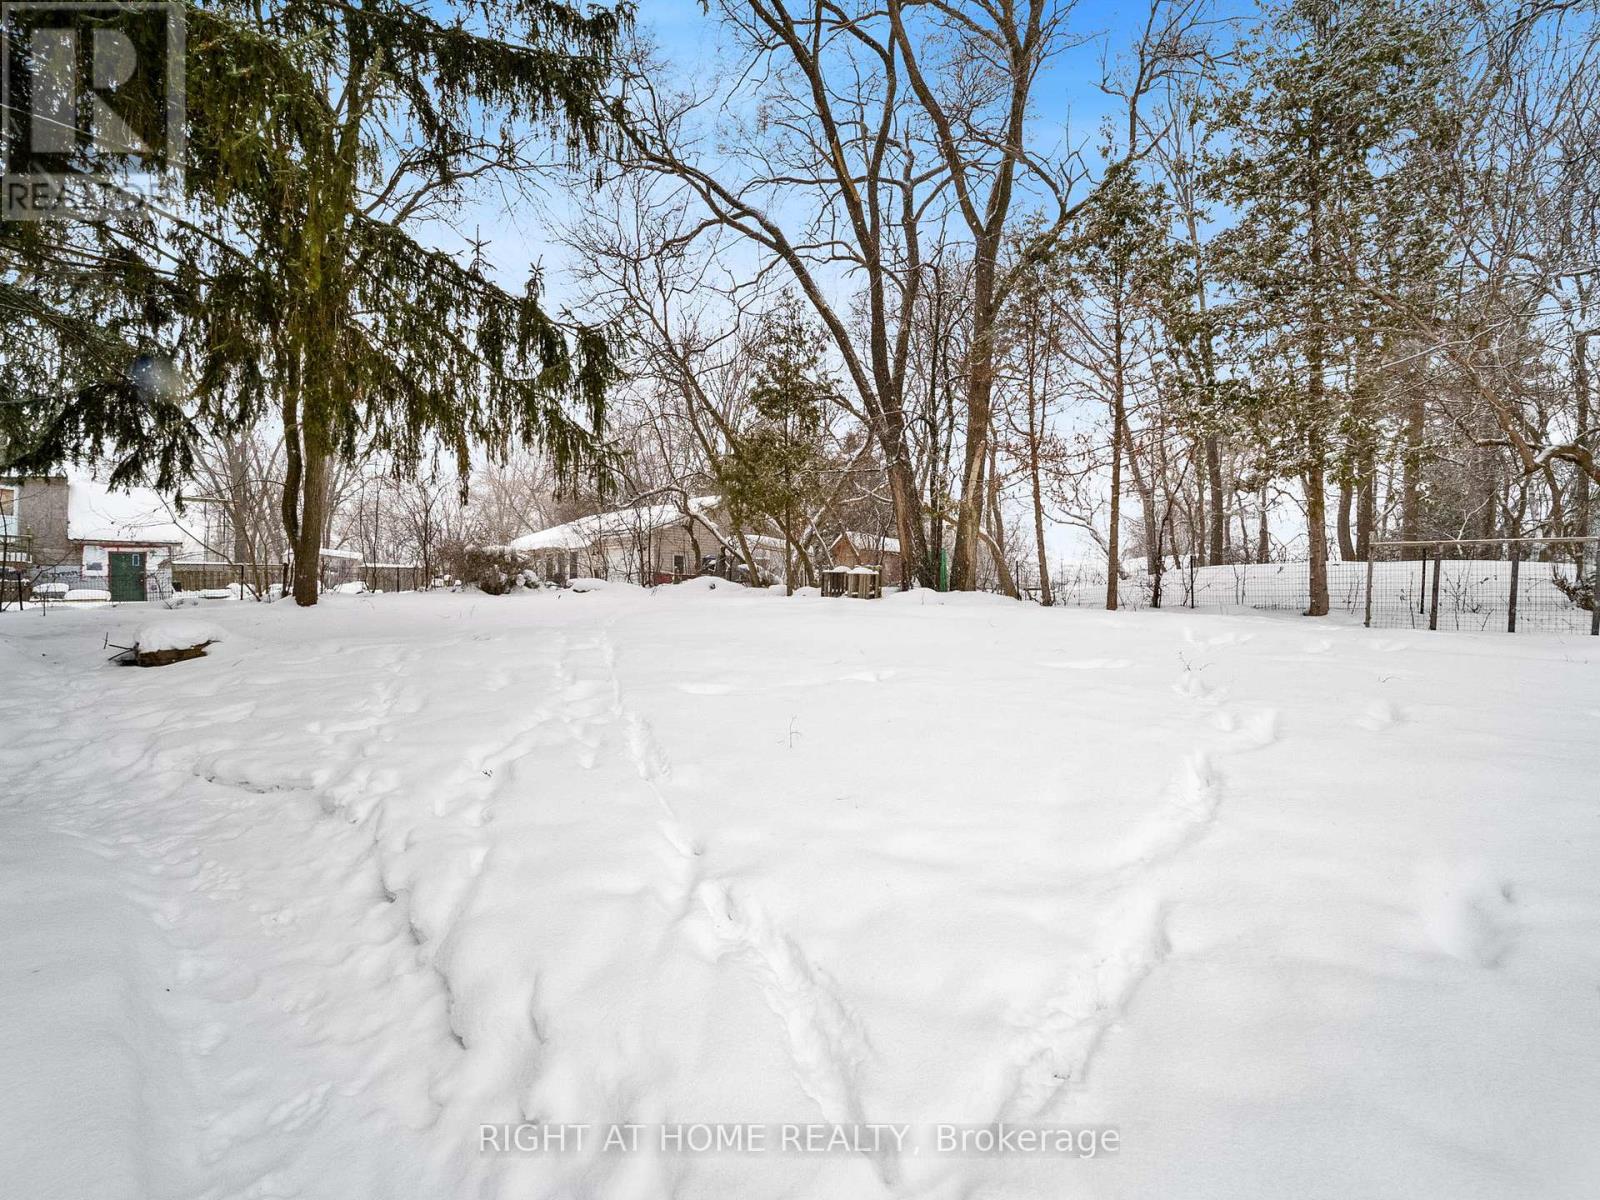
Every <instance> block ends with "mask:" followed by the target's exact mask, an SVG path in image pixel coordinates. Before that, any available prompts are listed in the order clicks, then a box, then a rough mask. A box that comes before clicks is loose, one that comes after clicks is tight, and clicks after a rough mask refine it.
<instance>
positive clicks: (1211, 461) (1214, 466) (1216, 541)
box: [1205, 434, 1228, 567]
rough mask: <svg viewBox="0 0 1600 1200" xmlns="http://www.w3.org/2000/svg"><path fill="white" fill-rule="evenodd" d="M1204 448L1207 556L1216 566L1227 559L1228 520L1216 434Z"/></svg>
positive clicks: (1220, 455) (1209, 438)
mask: <svg viewBox="0 0 1600 1200" xmlns="http://www.w3.org/2000/svg"><path fill="white" fill-rule="evenodd" d="M1205 449H1206V479H1207V480H1208V481H1209V482H1210V485H1211V491H1210V500H1211V521H1210V529H1211V553H1210V554H1209V555H1207V558H1208V560H1209V562H1210V564H1211V565H1212V566H1214V567H1217V566H1221V565H1222V564H1223V563H1225V562H1227V561H1228V520H1227V517H1226V516H1224V515H1223V507H1222V500H1223V497H1222V449H1221V447H1220V446H1219V445H1218V444H1217V435H1216V434H1211V435H1210V436H1209V437H1207V438H1206V445H1205Z"/></svg>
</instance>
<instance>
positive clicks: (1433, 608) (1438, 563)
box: [1428, 546, 1444, 629]
mask: <svg viewBox="0 0 1600 1200" xmlns="http://www.w3.org/2000/svg"><path fill="white" fill-rule="evenodd" d="M1443 566H1444V547H1443V546H1435V547H1434V548H1433V598H1432V599H1431V600H1430V601H1429V602H1428V628H1429V629H1437V628H1439V570H1440V568H1441V567H1443Z"/></svg>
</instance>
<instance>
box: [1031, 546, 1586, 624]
mask: <svg viewBox="0 0 1600 1200" xmlns="http://www.w3.org/2000/svg"><path fill="white" fill-rule="evenodd" d="M1597 564H1600V539H1524V540H1520V541H1514V542H1513V541H1506V540H1499V541H1484V542H1479V541H1455V542H1426V543H1423V542H1417V543H1409V544H1408V543H1394V542H1388V543H1385V542H1380V543H1377V544H1376V545H1375V546H1374V549H1373V561H1372V563H1371V564H1370V569H1369V564H1368V563H1366V562H1330V563H1329V564H1328V603H1329V609H1330V611H1331V612H1333V613H1335V614H1343V615H1345V616H1347V617H1352V618H1355V619H1356V620H1360V621H1363V622H1364V623H1365V624H1368V625H1371V626H1373V627H1374V628H1385V629H1440V630H1460V631H1477V632H1494V631H1500V632H1507V631H1510V632H1522V633H1578V634H1583V633H1600V619H1597V613H1596V605H1595V600H1594V596H1595V594H1596V584H1595V569H1596V565H1597ZM1310 572H1311V568H1310V564H1309V563H1307V562H1303V561H1302V562H1270V563H1229V564H1225V565H1222V566H1214V567H1201V566H1195V565H1183V566H1173V567H1168V568H1167V569H1166V570H1165V571H1163V572H1162V573H1161V575H1160V576H1159V578H1157V577H1156V576H1154V575H1149V574H1145V573H1143V572H1131V573H1130V574H1129V575H1127V576H1125V577H1124V578H1122V579H1121V580H1120V581H1119V583H1118V589H1117V592H1118V607H1119V608H1135V609H1137V608H1152V607H1157V608H1191V609H1206V610H1211V611H1222V612H1247V611H1252V610H1253V611H1278V612H1304V611H1305V610H1306V609H1307V608H1308V607H1309V604H1310V597H1311V580H1310ZM1436 577H1437V587H1436V586H1435V581H1436ZM1369 578H1370V587H1371V594H1372V599H1371V605H1370V607H1369V605H1368V600H1367V593H1368V587H1369ZM1052 584H1053V586H1054V589H1055V596H1054V599H1055V602H1056V603H1057V604H1059V605H1064V606H1073V607H1080V608H1099V607H1101V606H1103V605H1104V604H1105V594H1106V575H1105V568H1104V566H1103V565H1101V564H1092V563H1084V564H1077V565H1076V566H1074V567H1073V568H1072V569H1071V570H1069V571H1066V572H1063V573H1062V574H1061V575H1060V576H1058V577H1057V578H1056V579H1054V580H1053V581H1052Z"/></svg>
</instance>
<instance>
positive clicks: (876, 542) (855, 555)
mask: <svg viewBox="0 0 1600 1200" xmlns="http://www.w3.org/2000/svg"><path fill="white" fill-rule="evenodd" d="M828 552H829V554H831V555H832V556H833V561H834V564H835V565H836V566H840V567H877V568H878V575H879V577H880V578H881V579H882V580H883V581H884V582H885V583H899V582H900V539H899V538H894V537H888V536H886V535H884V534H877V533H862V532H860V531H859V530H853V529H846V530H845V531H844V532H842V533H841V534H839V536H838V537H836V538H834V539H833V543H832V544H831V545H830V546H829V547H828Z"/></svg>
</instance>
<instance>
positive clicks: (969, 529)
mask: <svg viewBox="0 0 1600 1200" xmlns="http://www.w3.org/2000/svg"><path fill="white" fill-rule="evenodd" d="M991 271H992V268H991ZM980 304H981V299H980V300H978V301H975V308H976V307H977V306H978V305H980ZM992 324H993V323H992V321H991V320H990V319H989V318H988V316H987V314H985V315H983V316H982V317H980V316H979V315H978V314H977V313H976V312H975V313H974V316H973V349H972V355H971V361H970V362H969V363H968V368H967V370H968V380H967V439H966V447H965V453H964V456H963V461H962V469H961V498H960V500H959V501H958V502H957V504H956V544H955V551H954V559H955V562H954V564H953V568H952V570H951V575H950V587H951V588H952V589H953V590H954V591H958V592H970V591H972V590H973V589H975V588H976V587H977V586H978V531H979V530H980V529H982V528H983V508H984V497H985V493H986V490H987V489H986V488H985V469H986V467H987V465H988V461H989V423H990V419H991V401H992V399H993V386H994V379H993V376H994V351H993V349H992V347H991V346H990V343H991V341H992Z"/></svg>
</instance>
